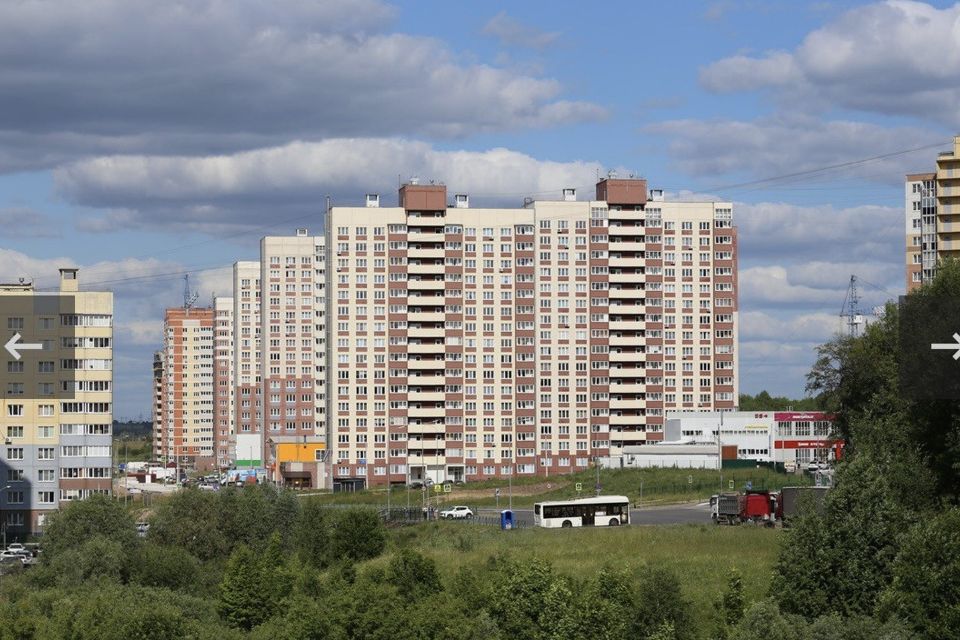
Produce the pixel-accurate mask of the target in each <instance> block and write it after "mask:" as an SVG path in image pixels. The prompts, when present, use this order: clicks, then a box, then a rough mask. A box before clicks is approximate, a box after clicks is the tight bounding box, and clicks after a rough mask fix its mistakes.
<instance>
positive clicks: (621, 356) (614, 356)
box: [608, 351, 647, 362]
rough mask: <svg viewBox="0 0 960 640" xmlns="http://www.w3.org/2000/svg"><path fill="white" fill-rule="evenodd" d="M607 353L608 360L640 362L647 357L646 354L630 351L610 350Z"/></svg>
mask: <svg viewBox="0 0 960 640" xmlns="http://www.w3.org/2000/svg"><path fill="white" fill-rule="evenodd" d="M608 355H609V356H610V358H609V359H610V362H642V361H644V360H646V359H647V354H645V353H638V352H632V351H627V352H623V353H617V352H616V351H611V352H610V353H609V354H608Z"/></svg>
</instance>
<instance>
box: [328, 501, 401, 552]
mask: <svg viewBox="0 0 960 640" xmlns="http://www.w3.org/2000/svg"><path fill="white" fill-rule="evenodd" d="M329 522H330V529H329V545H328V558H329V559H330V560H331V561H338V560H343V559H345V560H352V561H358V560H368V559H370V558H376V557H377V556H379V555H380V554H381V553H383V550H384V548H385V547H386V545H387V530H386V528H385V527H384V526H383V523H382V522H381V521H380V516H378V515H377V512H376V511H373V510H371V509H362V508H354V509H344V510H343V511H338V512H337V513H336V514H334V515H333V517H331V518H330V519H329Z"/></svg>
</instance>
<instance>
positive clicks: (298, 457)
mask: <svg viewBox="0 0 960 640" xmlns="http://www.w3.org/2000/svg"><path fill="white" fill-rule="evenodd" d="M259 265H260V273H259V281H260V286H261V293H260V313H259V321H260V326H259V335H260V337H261V338H260V342H261V344H260V352H261V356H260V361H259V364H260V370H259V379H260V385H261V386H260V388H261V397H262V399H263V410H262V412H263V413H262V415H263V422H262V423H261V429H262V431H263V434H264V442H263V451H264V460H265V461H266V468H267V473H268V477H270V478H271V479H272V480H274V481H276V482H280V483H290V484H296V485H298V486H310V487H326V486H328V482H327V473H326V465H325V464H324V463H325V461H326V443H327V421H326V403H327V400H326V385H327V363H326V339H327V335H326V331H327V329H326V316H325V314H326V306H327V301H326V297H325V289H326V277H327V276H326V249H325V240H324V238H323V236H311V235H309V232H308V230H307V229H297V231H296V234H295V235H293V236H267V237H265V238H263V239H262V240H261V241H260V263H259Z"/></svg>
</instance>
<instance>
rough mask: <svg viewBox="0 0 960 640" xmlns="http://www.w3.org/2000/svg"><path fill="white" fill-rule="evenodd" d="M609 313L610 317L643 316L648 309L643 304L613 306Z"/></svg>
mask: <svg viewBox="0 0 960 640" xmlns="http://www.w3.org/2000/svg"><path fill="white" fill-rule="evenodd" d="M608 312H609V313H610V315H643V314H645V313H646V312H647V309H646V306H645V305H641V304H611V305H610V308H609V309H608Z"/></svg>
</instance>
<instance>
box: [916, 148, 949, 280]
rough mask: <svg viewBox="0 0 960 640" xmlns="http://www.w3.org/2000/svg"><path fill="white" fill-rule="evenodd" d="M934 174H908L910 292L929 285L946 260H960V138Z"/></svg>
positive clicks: (942, 156)
mask: <svg viewBox="0 0 960 640" xmlns="http://www.w3.org/2000/svg"><path fill="white" fill-rule="evenodd" d="M936 168H937V170H936V172H935V173H916V174H908V175H907V178H906V184H905V195H906V197H905V201H906V211H905V214H906V215H905V219H906V263H907V264H906V266H907V291H908V292H909V291H911V290H913V289H915V288H916V287H918V286H920V285H921V284H923V283H924V282H929V281H930V280H931V279H932V278H933V276H934V275H935V274H936V271H937V263H938V261H939V260H940V259H942V258H944V257H951V258H957V257H960V136H956V137H954V139H953V149H952V150H951V151H945V152H942V153H940V154H939V155H938V156H937V165H936Z"/></svg>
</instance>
